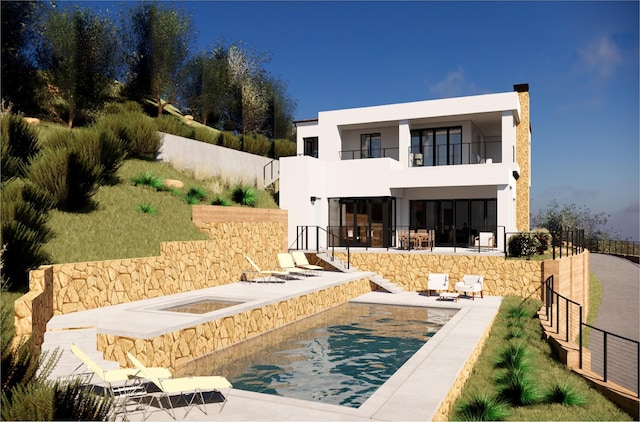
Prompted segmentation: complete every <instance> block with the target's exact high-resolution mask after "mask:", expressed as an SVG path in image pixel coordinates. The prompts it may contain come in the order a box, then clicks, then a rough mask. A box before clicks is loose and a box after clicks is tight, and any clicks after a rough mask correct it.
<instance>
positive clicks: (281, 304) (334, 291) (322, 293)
mask: <svg viewBox="0 0 640 422" xmlns="http://www.w3.org/2000/svg"><path fill="white" fill-rule="evenodd" d="M371 290H372V287H371V282H370V281H369V279H368V278H366V277H365V278H361V279H358V280H354V281H351V282H347V283H344V284H340V285H337V286H333V287H329V288H327V289H324V290H319V291H314V292H310V293H307V294H304V295H301V296H297V297H293V298H289V299H286V300H282V301H278V302H274V303H271V304H268V305H265V306H263V307H261V308H256V309H251V310H248V311H245V312H241V313H238V314H234V315H230V316H227V317H224V318H220V319H216V320H212V321H207V322H205V323H202V324H200V325H197V326H195V327H189V328H185V329H182V330H179V331H175V332H171V333H167V334H163V335H160V336H158V337H154V338H151V339H142V338H130V337H122V336H114V335H108V334H98V350H102V351H103V352H104V357H105V359H108V360H114V361H118V362H119V363H120V365H121V366H123V367H126V366H130V365H131V364H130V362H129V361H128V359H127V356H126V354H127V352H131V353H132V354H133V355H134V356H136V357H137V358H138V359H139V360H140V361H141V362H142V363H143V364H145V365H147V366H162V367H166V368H173V369H174V371H175V370H179V369H180V368H181V367H182V366H184V365H185V364H186V363H188V362H189V361H191V360H193V359H194V358H197V357H200V356H204V355H206V354H208V353H212V352H215V351H218V350H220V349H223V348H226V347H228V346H232V345H234V344H237V343H239V342H241V341H244V340H246V339H248V338H251V337H255V336H257V335H259V334H263V333H265V332H267V331H270V330H273V329H276V328H278V327H281V326H283V325H286V324H289V323H292V322H294V321H298V320H300V319H302V318H305V317H308V316H310V315H313V314H316V313H318V312H321V311H324V310H326V309H329V308H332V307H334V306H336V305H340V304H343V303H346V302H348V301H349V300H350V299H352V298H354V297H357V296H360V295H363V294H365V293H369V292H370V291H371Z"/></svg>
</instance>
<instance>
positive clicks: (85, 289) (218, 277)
mask: <svg viewBox="0 0 640 422" xmlns="http://www.w3.org/2000/svg"><path fill="white" fill-rule="evenodd" d="M192 210H193V211H192V214H193V217H192V218H193V221H194V224H196V225H197V226H198V227H200V228H201V230H203V231H205V232H207V233H208V234H209V237H210V238H211V240H203V241H185V242H165V243H162V244H161V245H160V255H159V256H152V257H144V258H132V259H117V260H109V261H93V262H78V263H70V264H59V265H50V266H44V267H41V268H39V269H37V270H34V271H31V273H30V279H29V292H28V293H27V294H26V295H24V296H22V297H21V298H19V299H18V300H17V301H16V302H15V329H16V335H17V336H28V335H31V334H33V336H34V340H35V342H34V343H35V346H36V347H39V346H40V345H41V344H42V339H43V338H44V332H45V331H46V323H47V322H48V321H49V319H51V317H52V316H54V315H60V314H68V313H71V312H77V311H84V310H88V309H94V308H99V307H103V306H109V305H117V304H120V303H126V302H132V301H136V300H142V299H148V298H153V297H158V296H164V295H170V294H175V293H180V292H184V291H190V290H196V289H203V288H207V287H213V286H219V285H223V284H228V283H233V282H236V281H239V280H240V278H241V275H242V271H243V270H244V269H247V268H248V266H249V265H248V262H247V261H246V259H245V255H247V256H250V257H252V258H253V259H254V261H255V262H256V263H257V264H258V265H260V266H265V267H269V266H272V265H273V263H274V262H277V261H276V258H277V253H278V252H282V251H283V250H286V242H287V222H286V221H287V211H284V210H269V209H253V208H239V207H216V206H205V205H200V206H193V208H192ZM206 219H210V220H213V221H205V220H206Z"/></svg>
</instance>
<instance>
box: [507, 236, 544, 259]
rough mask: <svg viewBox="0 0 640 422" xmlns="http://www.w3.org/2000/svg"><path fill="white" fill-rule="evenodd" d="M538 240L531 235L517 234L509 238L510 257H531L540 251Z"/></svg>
mask: <svg viewBox="0 0 640 422" xmlns="http://www.w3.org/2000/svg"><path fill="white" fill-rule="evenodd" d="M538 244H539V242H538V239H537V238H536V237H535V236H533V235H531V234H530V233H517V234H514V235H513V236H511V238H509V255H510V256H515V257H520V256H531V255H533V254H534V253H536V252H537V250H538Z"/></svg>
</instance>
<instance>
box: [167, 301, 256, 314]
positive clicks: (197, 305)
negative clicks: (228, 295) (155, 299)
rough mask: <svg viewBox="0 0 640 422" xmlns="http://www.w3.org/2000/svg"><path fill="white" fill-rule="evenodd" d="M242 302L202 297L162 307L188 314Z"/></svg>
mask: <svg viewBox="0 0 640 422" xmlns="http://www.w3.org/2000/svg"><path fill="white" fill-rule="evenodd" d="M240 303H243V302H230V301H224V300H211V299H203V300H198V301H195V302H189V303H184V304H182V305H177V306H172V307H169V308H164V309H162V310H163V311H169V312H185V313H189V314H206V313H207V312H213V311H219V310H220V309H224V308H228V307H229V306H234V305H239V304H240Z"/></svg>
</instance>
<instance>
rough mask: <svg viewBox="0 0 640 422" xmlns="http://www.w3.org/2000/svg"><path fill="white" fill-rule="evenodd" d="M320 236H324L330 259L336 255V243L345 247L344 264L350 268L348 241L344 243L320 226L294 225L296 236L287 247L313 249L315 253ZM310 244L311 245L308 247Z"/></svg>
mask: <svg viewBox="0 0 640 422" xmlns="http://www.w3.org/2000/svg"><path fill="white" fill-rule="evenodd" d="M321 236H326V243H325V244H326V245H327V252H328V251H329V250H331V253H330V254H329V256H330V258H331V260H332V261H333V260H334V259H335V255H336V245H337V246H339V247H340V246H341V247H345V248H346V249H347V262H346V266H347V268H351V250H350V245H349V244H348V243H346V244H344V242H343V241H342V240H341V239H340V237H339V236H338V235H336V234H335V233H333V232H331V231H329V230H326V229H324V228H322V227H320V226H296V238H295V240H294V241H293V243H292V244H291V245H290V246H289V249H296V250H299V249H304V250H315V251H316V253H319V252H320V237H321ZM310 245H311V247H309V246H310Z"/></svg>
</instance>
